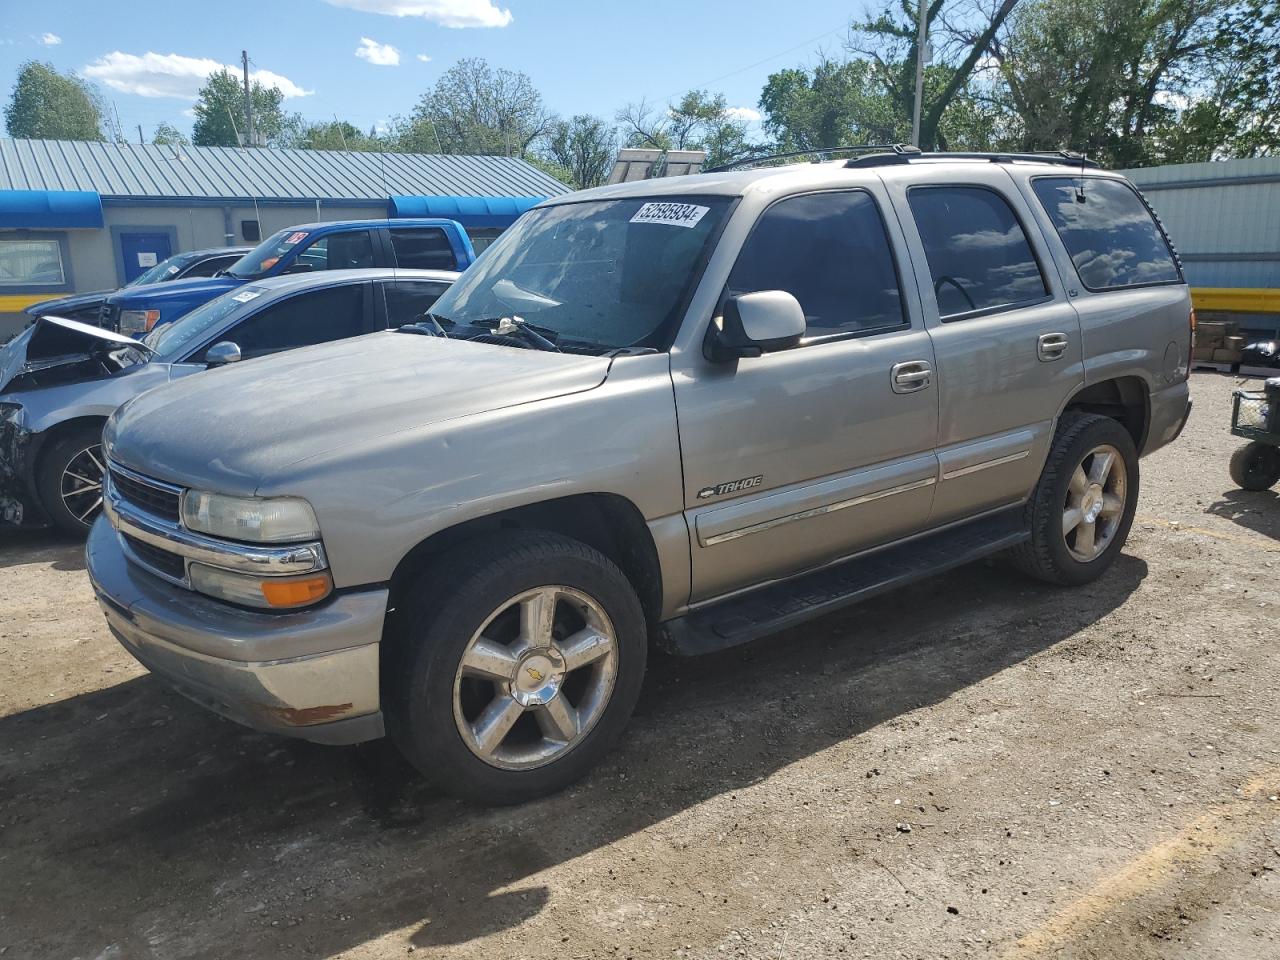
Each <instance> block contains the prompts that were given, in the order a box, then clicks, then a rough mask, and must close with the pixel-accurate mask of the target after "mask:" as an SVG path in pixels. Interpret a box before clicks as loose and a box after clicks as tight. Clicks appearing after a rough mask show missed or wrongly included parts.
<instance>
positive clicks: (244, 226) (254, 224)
mask: <svg viewBox="0 0 1280 960" xmlns="http://www.w3.org/2000/svg"><path fill="white" fill-rule="evenodd" d="M240 236H242V237H244V238H245V239H246V240H248V241H249V242H250V243H257V242H258V241H259V240H261V239H262V226H261V225H260V224H259V223H258V221H257V220H241V221H240Z"/></svg>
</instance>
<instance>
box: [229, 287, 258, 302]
mask: <svg viewBox="0 0 1280 960" xmlns="http://www.w3.org/2000/svg"><path fill="white" fill-rule="evenodd" d="M260 296H262V291H260V290H241V291H240V292H239V293H237V294H234V295H233V296H232V297H231V299H232V300H235V301H236V302H237V303H248V302H249V301H250V300H257V299H258V298H259V297H260Z"/></svg>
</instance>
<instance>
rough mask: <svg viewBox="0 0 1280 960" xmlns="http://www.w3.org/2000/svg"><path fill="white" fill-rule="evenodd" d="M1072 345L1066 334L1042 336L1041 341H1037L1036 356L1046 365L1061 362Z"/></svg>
mask: <svg viewBox="0 0 1280 960" xmlns="http://www.w3.org/2000/svg"><path fill="white" fill-rule="evenodd" d="M1070 344H1071V341H1070V340H1068V339H1067V335H1066V334H1065V333H1045V334H1041V336H1040V339H1039V340H1037V341H1036V356H1038V357H1039V358H1040V359H1041V360H1042V361H1044V362H1045V363H1050V362H1052V361H1054V360H1061V359H1062V357H1063V355H1064V354H1065V353H1066V352H1067V347H1068V346H1069V345H1070Z"/></svg>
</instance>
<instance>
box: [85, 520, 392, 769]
mask: <svg viewBox="0 0 1280 960" xmlns="http://www.w3.org/2000/svg"><path fill="white" fill-rule="evenodd" d="M85 559H86V564H87V568H88V572H89V580H90V582H91V583H92V584H93V590H94V593H95V594H96V595H97V597H98V603H99V605H100V606H101V607H102V610H103V613H105V614H106V617H107V626H108V627H109V628H110V629H111V632H112V633H113V634H114V635H115V637H116V639H118V640H119V641H120V643H121V644H123V645H124V647H125V649H126V650H128V651H129V653H131V654H132V655H133V656H134V657H135V658H136V659H137V660H138V661H139V662H140V663H142V664H143V665H144V666H145V667H147V668H148V669H149V670H151V672H152V673H155V674H156V675H158V676H159V677H161V678H162V679H163V680H165V681H166V682H167V683H169V684H170V685H171V686H172V687H174V689H176V690H177V691H178V692H179V693H182V694H183V695H185V696H187V697H189V698H191V699H192V700H194V701H196V702H197V703H199V704H201V705H202V706H204V707H207V708H208V709H210V710H213V711H214V712H216V713H219V714H221V715H222V716H225V717H227V718H229V719H231V720H235V721H237V722H239V723H243V724H245V725H246V726H250V727H253V728H254V729H257V730H263V731H266V732H269V733H280V734H286V735H288V736H293V737H301V738H302V739H305V740H313V741H315V742H317V743H329V744H347V743H359V742H361V741H364V740H374V739H377V738H378V737H381V736H382V735H383V732H384V731H383V722H382V713H381V712H380V709H379V707H380V704H379V697H378V650H379V644H380V642H381V638H382V623H383V617H384V615H385V611H386V606H387V597H388V592H387V591H386V590H385V589H373V590H360V591H354V592H350V593H342V594H339V595H337V596H335V597H333V598H332V599H331V600H329V601H328V602H326V603H324V604H322V605H320V606H318V607H315V608H311V609H307V610H301V611H297V612H294V613H257V612H254V611H250V610H242V609H240V608H239V607H233V606H231V605H229V604H225V603H222V602H220V601H217V600H212V599H209V598H207V597H203V596H201V595H200V594H198V593H193V592H192V591H190V590H186V589H183V588H182V587H179V586H175V585H173V584H170V583H166V582H165V581H164V580H161V579H160V578H159V577H156V576H153V575H151V574H150V573H147V572H146V571H144V570H141V569H139V568H138V567H137V566H135V565H134V564H132V563H131V562H130V561H129V560H128V559H127V558H126V556H125V553H124V548H123V546H122V545H121V542H120V537H119V535H118V534H117V533H116V531H115V530H113V529H112V527H111V525H110V523H109V522H108V521H107V519H106V518H105V517H99V519H98V521H97V523H95V524H94V526H93V529H92V530H91V531H90V533H89V541H88V544H87V545H86V548H85Z"/></svg>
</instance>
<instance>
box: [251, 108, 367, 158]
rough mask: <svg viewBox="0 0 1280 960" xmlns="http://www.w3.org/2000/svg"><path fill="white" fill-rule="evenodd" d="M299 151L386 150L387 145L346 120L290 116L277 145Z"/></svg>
mask: <svg viewBox="0 0 1280 960" xmlns="http://www.w3.org/2000/svg"><path fill="white" fill-rule="evenodd" d="M275 145H277V146H282V147H293V148H294V149H297V150H364V151H375V150H386V149H387V148H388V144H387V143H386V142H385V141H384V140H383V139H382V138H381V137H379V136H377V134H376V133H374V132H373V131H372V130H371V131H369V133H365V132H364V131H362V130H361V129H360V128H359V127H357V126H356V125H355V124H353V123H348V122H347V121H346V120H331V121H322V122H319V123H308V122H307V121H305V120H303V119H302V118H301V117H300V116H298V115H297V114H292V115H291V116H289V117H287V118H286V120H285V124H284V130H283V131H282V133H281V135H280V137H279V138H278V142H277V143H276V144H275Z"/></svg>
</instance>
